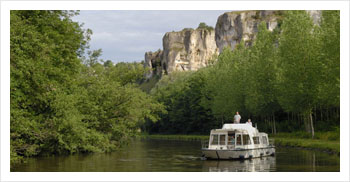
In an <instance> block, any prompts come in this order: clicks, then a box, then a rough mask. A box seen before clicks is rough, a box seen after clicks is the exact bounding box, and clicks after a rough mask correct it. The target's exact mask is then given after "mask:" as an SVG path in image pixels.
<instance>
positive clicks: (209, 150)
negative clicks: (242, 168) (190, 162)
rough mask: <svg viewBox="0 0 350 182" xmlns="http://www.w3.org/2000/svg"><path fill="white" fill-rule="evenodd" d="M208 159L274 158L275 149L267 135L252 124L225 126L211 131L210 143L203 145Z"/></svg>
mask: <svg viewBox="0 0 350 182" xmlns="http://www.w3.org/2000/svg"><path fill="white" fill-rule="evenodd" d="M202 153H203V157H205V158H207V159H251V158H256V157H263V156H274V155H275V147H274V146H273V145H271V144H270V143H269V138H268V135H267V134H266V133H262V132H259V131H258V129H257V128H256V127H253V126H252V125H251V124H248V123H245V124H224V126H223V127H222V129H213V130H211V131H210V138H209V143H208V144H206V145H202Z"/></svg>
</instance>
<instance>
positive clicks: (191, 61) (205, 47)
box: [162, 29, 218, 73]
mask: <svg viewBox="0 0 350 182" xmlns="http://www.w3.org/2000/svg"><path fill="white" fill-rule="evenodd" d="M217 53H218V50H217V47H216V42H215V32H214V30H208V29H196V30H193V29H184V30H183V31H180V32H168V33H166V34H165V35H164V37H163V59H162V66H163V68H164V69H165V73H171V72H173V71H187V70H191V71H195V70H198V69H199V68H202V67H205V66H207V65H208V64H210V60H211V59H212V58H213V56H214V55H216V54H217Z"/></svg>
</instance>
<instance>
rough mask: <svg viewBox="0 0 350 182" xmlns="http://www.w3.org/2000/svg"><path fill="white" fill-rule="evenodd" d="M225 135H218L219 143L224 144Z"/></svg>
mask: <svg viewBox="0 0 350 182" xmlns="http://www.w3.org/2000/svg"><path fill="white" fill-rule="evenodd" d="M225 139H226V135H220V145H225V144H226V143H225Z"/></svg>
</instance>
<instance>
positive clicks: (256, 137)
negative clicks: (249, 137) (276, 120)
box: [253, 136, 260, 144]
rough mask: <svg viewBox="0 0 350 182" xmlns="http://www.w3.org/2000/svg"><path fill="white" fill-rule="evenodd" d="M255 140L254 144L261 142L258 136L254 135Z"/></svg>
mask: <svg viewBox="0 0 350 182" xmlns="http://www.w3.org/2000/svg"><path fill="white" fill-rule="evenodd" d="M253 141H254V144H260V141H259V137H258V136H255V137H253Z"/></svg>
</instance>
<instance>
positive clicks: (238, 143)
mask: <svg viewBox="0 0 350 182" xmlns="http://www.w3.org/2000/svg"><path fill="white" fill-rule="evenodd" d="M236 145H242V135H241V134H239V135H237V136H236Z"/></svg>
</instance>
